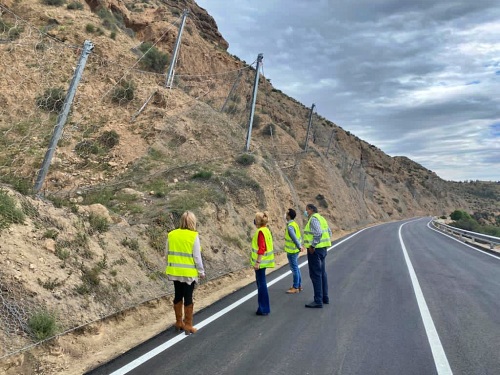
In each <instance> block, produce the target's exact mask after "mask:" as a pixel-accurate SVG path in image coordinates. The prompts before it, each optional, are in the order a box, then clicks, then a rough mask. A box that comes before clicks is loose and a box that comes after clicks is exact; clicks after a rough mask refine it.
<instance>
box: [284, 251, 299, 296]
mask: <svg viewBox="0 0 500 375" xmlns="http://www.w3.org/2000/svg"><path fill="white" fill-rule="evenodd" d="M286 257H287V258H288V263H289V264H290V269H291V270H292V275H293V287H294V288H295V289H299V287H301V286H302V276H301V275H300V268H299V263H298V260H299V253H293V254H290V253H286Z"/></svg>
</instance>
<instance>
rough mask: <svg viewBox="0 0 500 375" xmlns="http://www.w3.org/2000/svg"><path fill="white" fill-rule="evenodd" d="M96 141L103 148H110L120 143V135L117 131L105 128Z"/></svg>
mask: <svg viewBox="0 0 500 375" xmlns="http://www.w3.org/2000/svg"><path fill="white" fill-rule="evenodd" d="M97 141H98V142H99V143H100V144H101V145H102V146H103V147H105V148H107V149H108V150H109V149H112V148H113V147H115V146H116V145H118V143H120V136H119V135H118V133H117V132H116V131H114V130H111V131H108V130H106V131H105V132H104V133H102V134H101V135H100V136H99V138H98V139H97Z"/></svg>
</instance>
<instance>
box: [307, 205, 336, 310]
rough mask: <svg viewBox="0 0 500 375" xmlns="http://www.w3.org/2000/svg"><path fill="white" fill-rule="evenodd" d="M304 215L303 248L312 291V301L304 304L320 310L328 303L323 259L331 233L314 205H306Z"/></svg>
mask: <svg viewBox="0 0 500 375" xmlns="http://www.w3.org/2000/svg"><path fill="white" fill-rule="evenodd" d="M304 215H305V216H306V217H307V218H308V219H309V220H308V221H307V224H306V226H305V228H304V247H306V248H307V263H308V266H309V276H310V277H311V281H312V284H313V289H314V301H312V302H310V303H308V304H306V307H311V308H321V307H323V305H324V304H325V305H328V304H329V303H330V299H329V297H328V277H327V275H326V268H325V260H326V259H325V258H326V255H327V253H328V248H329V247H330V246H331V244H332V243H331V238H332V231H331V230H330V228H329V226H328V223H327V222H326V220H325V218H324V217H323V216H321V215H320V214H318V209H317V208H316V206H315V205H313V204H308V205H307V206H306V210H305V211H304Z"/></svg>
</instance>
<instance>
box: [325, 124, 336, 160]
mask: <svg viewBox="0 0 500 375" xmlns="http://www.w3.org/2000/svg"><path fill="white" fill-rule="evenodd" d="M334 136H335V129H332V135H331V136H330V140H329V141H328V148H327V149H326V154H325V156H326V157H328V152H329V151H330V146H331V145H332V141H333V137H334Z"/></svg>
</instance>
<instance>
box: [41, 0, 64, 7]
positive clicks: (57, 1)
mask: <svg viewBox="0 0 500 375" xmlns="http://www.w3.org/2000/svg"><path fill="white" fill-rule="evenodd" d="M43 3H44V4H45V5H52V6H56V7H58V6H61V5H63V4H64V0H43Z"/></svg>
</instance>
